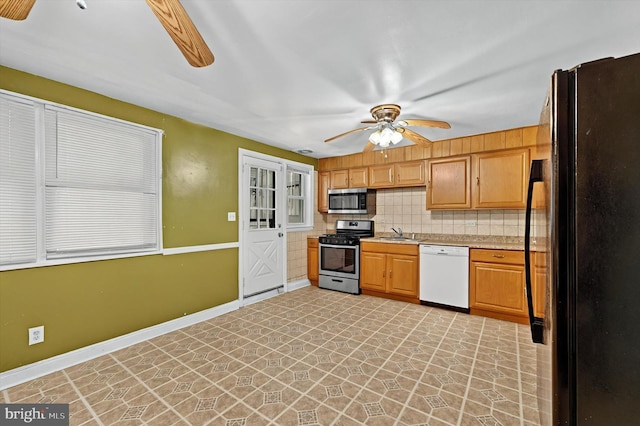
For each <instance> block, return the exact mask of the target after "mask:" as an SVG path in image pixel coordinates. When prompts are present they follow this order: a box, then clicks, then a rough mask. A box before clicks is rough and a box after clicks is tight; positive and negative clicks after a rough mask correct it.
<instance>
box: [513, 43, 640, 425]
mask: <svg viewBox="0 0 640 426" xmlns="http://www.w3.org/2000/svg"><path fill="white" fill-rule="evenodd" d="M537 156H538V157H539V158H541V159H538V160H535V161H533V162H532V166H531V176H530V182H529V197H528V198H529V202H528V214H527V216H526V217H527V222H528V225H529V226H527V231H526V235H525V239H526V242H525V246H526V247H525V248H526V249H530V248H531V249H537V250H540V247H541V246H542V247H546V255H547V262H546V268H547V270H546V290H547V291H546V293H547V295H546V307H545V315H544V318H535V317H534V316H533V310H532V309H531V308H530V319H531V330H532V339H533V340H534V341H535V342H537V343H540V345H539V346H538V347H537V348H538V350H537V355H538V359H537V363H538V366H537V368H538V405H539V409H540V423H541V424H542V425H548V424H553V425H616V426H621V425H638V424H640V54H635V55H630V56H626V57H621V58H605V59H601V60H598V61H593V62H589V63H585V64H582V65H579V66H577V67H575V68H573V69H571V70H567V71H565V70H558V71H556V72H554V73H553V75H552V77H551V85H550V90H549V94H548V96H547V99H546V102H545V106H544V108H543V111H542V115H541V120H540V126H539V128H538V146H537ZM537 182H540V183H537ZM533 191H541V192H542V193H543V194H544V196H543V198H542V201H541V199H540V198H539V199H538V201H537V204H535V203H534V204H532V201H531V199H532V197H531V194H532V192H533ZM534 198H535V197H534ZM531 244H535V245H536V246H537V248H536V247H531ZM525 258H526V259H527V260H529V256H525ZM525 266H526V267H527V269H529V273H528V274H527V287H528V299H529V303H530V306H531V302H532V297H531V278H530V277H531V275H530V274H531V265H530V264H527V265H525ZM536 284H538V283H536Z"/></svg>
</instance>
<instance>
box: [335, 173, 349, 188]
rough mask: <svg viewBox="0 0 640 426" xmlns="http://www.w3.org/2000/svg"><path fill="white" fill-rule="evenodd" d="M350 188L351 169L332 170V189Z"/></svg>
mask: <svg viewBox="0 0 640 426" xmlns="http://www.w3.org/2000/svg"><path fill="white" fill-rule="evenodd" d="M348 187H349V169H344V170H331V189H344V188H348Z"/></svg>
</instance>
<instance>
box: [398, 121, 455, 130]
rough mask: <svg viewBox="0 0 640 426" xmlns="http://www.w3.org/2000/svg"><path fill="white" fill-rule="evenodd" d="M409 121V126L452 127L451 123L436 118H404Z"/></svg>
mask: <svg viewBox="0 0 640 426" xmlns="http://www.w3.org/2000/svg"><path fill="white" fill-rule="evenodd" d="M402 121H404V122H405V123H407V124H406V125H407V126H424V127H439V128H441V129H450V128H451V126H450V125H449V123H447V122H444V121H434V120H402Z"/></svg>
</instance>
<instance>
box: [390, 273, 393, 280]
mask: <svg viewBox="0 0 640 426" xmlns="http://www.w3.org/2000/svg"><path fill="white" fill-rule="evenodd" d="M391 278H393V271H389V279H391Z"/></svg>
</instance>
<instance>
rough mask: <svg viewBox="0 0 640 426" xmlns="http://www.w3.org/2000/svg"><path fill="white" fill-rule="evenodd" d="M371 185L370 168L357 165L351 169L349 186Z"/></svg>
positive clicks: (362, 186) (364, 186)
mask: <svg viewBox="0 0 640 426" xmlns="http://www.w3.org/2000/svg"><path fill="white" fill-rule="evenodd" d="M368 186H369V169H368V168H367V167H357V168H354V169H349V187H350V188H366V187H368Z"/></svg>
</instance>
